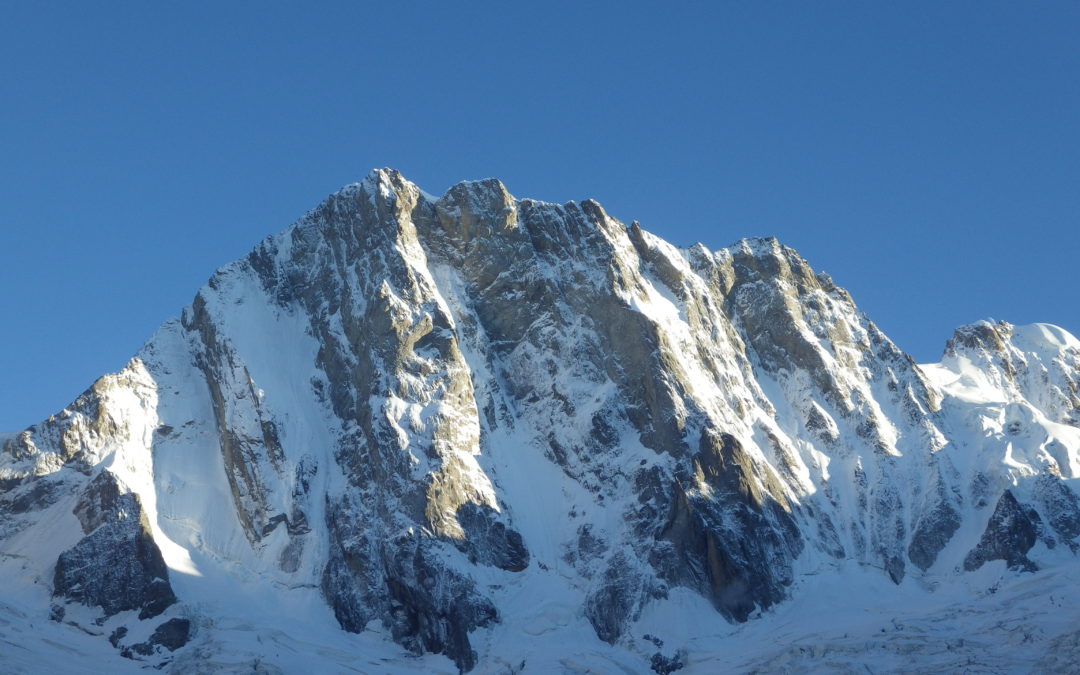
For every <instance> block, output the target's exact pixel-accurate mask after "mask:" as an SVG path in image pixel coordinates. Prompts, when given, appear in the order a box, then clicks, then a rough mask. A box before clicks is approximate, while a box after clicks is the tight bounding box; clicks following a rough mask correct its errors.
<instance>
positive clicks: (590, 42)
mask: <svg viewBox="0 0 1080 675" xmlns="http://www.w3.org/2000/svg"><path fill="white" fill-rule="evenodd" d="M313 4H315V3H306V4H305V3H285V2H258V3H255V2H251V3H231V2H230V3H198V2H196V3H190V2H189V3H160V2H154V3H146V2H130V3H119V2H115V3H114V2H110V3H75V2H45V1H42V2H14V1H9V2H0V62H2V63H3V67H2V68H0V91H2V97H0V252H2V254H3V261H2V264H0V284H2V288H3V291H2V292H0V317H2V318H0V321H2V324H0V326H2V330H0V429H16V428H21V427H23V426H26V425H28V424H30V423H32V422H35V421H37V420H39V419H41V418H43V417H45V416H47V415H48V414H50V413H51V412H54V411H56V410H59V409H60V408H62V407H63V406H64V405H66V404H67V403H68V402H69V401H70V400H71V399H73V398H74V397H75V396H76V395H77V394H78V393H80V392H81V391H82V390H83V389H84V388H85V387H86V386H88V385H89V384H90V383H91V382H92V381H93V380H94V379H95V378H96V377H97V376H98V375H100V374H102V373H104V372H108V371H112V370H116V369H117V368H119V367H121V366H122V365H123V363H124V362H125V361H126V360H127V358H128V357H129V356H131V355H132V354H133V353H134V352H135V350H137V349H138V348H139V346H140V345H141V344H142V342H143V341H144V340H145V339H146V338H148V337H149V336H150V335H151V334H152V333H153V331H154V330H155V328H156V327H157V326H158V324H160V323H161V322H162V321H163V320H165V319H167V318H169V317H170V316H176V315H177V314H178V313H179V310H180V308H181V307H182V306H184V305H185V304H187V303H188V302H190V300H191V298H192V297H193V296H194V293H195V291H196V290H197V289H198V288H199V286H201V285H202V284H203V283H204V282H205V280H206V279H207V277H208V276H209V275H210V273H211V272H212V271H213V270H214V269H215V268H217V267H219V266H220V265H222V264H224V263H226V262H229V261H231V260H233V259H235V258H237V257H239V256H241V255H243V254H244V253H245V252H246V251H247V250H248V249H249V248H251V247H252V246H253V245H254V244H255V243H256V242H257V241H258V240H259V239H261V238H262V237H264V236H265V235H267V234H270V233H272V232H276V231H278V230H280V229H282V228H283V227H285V226H286V225H288V224H289V223H290V222H292V221H293V220H294V219H296V218H297V217H299V216H300V215H302V214H303V213H304V212H305V211H306V210H307V209H309V208H310V207H312V206H314V205H315V204H316V203H318V202H319V200H321V199H322V198H323V197H324V196H325V195H326V194H328V193H330V192H332V191H334V190H336V189H337V188H338V187H340V186H341V185H343V184H346V183H349V182H353V181H355V180H358V179H359V178H360V177H362V176H363V175H364V174H366V173H367V172H368V171H369V170H370V169H371V168H373V167H381V166H390V167H394V168H397V169H399V170H401V171H402V172H403V173H404V174H405V175H406V176H408V177H409V178H410V179H412V180H413V181H414V182H416V183H418V184H419V185H420V186H421V187H422V188H424V189H426V190H427V191H429V192H436V193H438V192H441V191H442V190H444V189H445V188H446V187H448V186H449V185H451V184H452V183H454V182H457V181H458V180H461V179H467V178H482V177H487V176H496V177H499V178H501V179H502V180H503V181H504V182H505V183H506V184H507V186H508V187H509V188H510V190H511V192H513V193H514V194H515V195H517V196H519V197H525V196H528V197H534V198H538V199H545V200H549V201H560V202H561V201H567V200H570V199H577V200H580V199H583V198H586V197H593V198H596V199H598V200H599V201H600V202H601V203H603V204H604V205H605V207H606V208H607V210H608V211H609V213H611V214H612V215H614V216H616V217H618V218H620V219H622V220H624V221H627V222H629V221H630V220H634V219H637V220H640V221H641V222H642V223H643V224H644V225H645V227H646V228H647V229H650V230H652V231H653V232H655V233H657V234H659V235H661V236H663V237H665V238H667V239H669V240H671V241H673V242H674V243H677V244H689V243H692V242H694V241H701V242H703V243H705V244H706V245H707V246H709V247H711V248H717V247H721V246H725V245H728V244H730V243H732V242H733V241H735V240H737V239H739V238H740V237H743V236H750V235H775V236H777V237H779V238H780V239H781V241H783V242H784V243H786V244H788V245H790V246H793V247H795V248H796V249H798V250H799V251H800V252H801V253H802V254H803V255H804V256H805V257H806V258H808V259H809V260H810V262H811V264H813V265H814V266H815V267H816V268H818V269H825V270H827V271H828V272H830V273H831V274H832V275H833V276H834V278H835V279H836V281H837V282H838V283H840V284H841V285H843V286H845V287H847V288H848V289H849V290H850V291H851V292H852V294H853V295H854V297H855V299H856V301H857V302H858V303H859V304H860V306H861V307H862V308H863V309H864V310H865V311H866V312H867V313H868V314H869V315H870V316H871V317H872V318H873V319H874V320H875V321H877V322H878V324H879V325H880V326H881V327H882V328H883V329H884V330H885V331H886V332H887V333H888V334H889V335H890V336H891V337H892V338H893V339H894V340H895V341H896V342H897V343H898V344H899V345H900V346H901V347H902V348H904V349H906V350H907V351H908V352H909V353H911V354H912V355H913V356H914V357H915V358H916V359H917V360H922V361H925V360H936V359H937V357H938V356H939V354H940V351H941V349H942V347H943V345H944V342H945V340H946V339H947V338H948V337H949V335H950V334H951V332H952V329H953V328H954V327H955V326H956V325H959V324H962V323H967V322H971V321H974V320H977V319H980V318H984V317H994V318H1000V319H1006V320H1008V321H1012V322H1014V323H1029V322H1034V321H1046V322H1051V323H1057V324H1059V325H1062V326H1064V327H1065V328H1067V329H1069V330H1070V331H1072V332H1073V333H1080V308H1078V302H1077V299H1078V291H1077V287H1078V284H1077V263H1078V261H1080V4H1078V3H1075V2H1069V3H1054V2H1039V3H1022V2H1012V3H996V2H945V3H942V2H925V3H907V2H904V3H886V2H843V3H841V2H801V1H799V2H795V1H792V2H783V3H779V2H761V3H758V2H754V3H751V2H739V3H736V2H701V3H688V4H674V5H672V4H671V3H656V4H645V3H632V2H630V3H628V2H619V3H610V4H604V3H567V4H563V5H559V4H556V3H551V2H545V3H529V4H528V5H527V4H526V3H512V2H500V3H475V2H470V3H430V4H428V3H418V2H417V3H404V2H397V3H378V4H375V3H362V2H350V3H321V4H320V7H319V8H318V9H311V8H310V5H313Z"/></svg>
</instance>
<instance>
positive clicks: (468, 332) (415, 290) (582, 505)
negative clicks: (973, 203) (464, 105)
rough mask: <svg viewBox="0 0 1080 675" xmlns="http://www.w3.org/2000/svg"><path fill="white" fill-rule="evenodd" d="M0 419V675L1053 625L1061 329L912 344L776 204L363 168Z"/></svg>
mask: <svg viewBox="0 0 1080 675" xmlns="http://www.w3.org/2000/svg"><path fill="white" fill-rule="evenodd" d="M0 441H2V447H3V452H2V454H0V575H2V577H3V578H4V579H6V580H10V581H9V582H8V583H6V584H5V585H4V589H3V590H2V591H0V643H4V644H6V645H7V646H9V647H10V649H8V648H5V649H3V650H0V666H2V667H3V669H4V670H11V671H14V672H32V671H33V670H34V664H35V663H58V662H60V661H58V659H61V657H60V656H58V653H59V652H58V651H57V650H61V651H64V650H67V651H69V652H70V653H72V654H77V655H79V657H80V658H85V659H89V662H90V663H92V664H93V666H91V667H89V668H88V669H90V670H95V669H96V670H100V669H102V668H107V669H109V670H119V669H123V668H124V667H125V666H129V667H131V668H133V669H134V668H135V667H138V666H139V665H145V664H154V665H163V664H164V665H165V667H167V668H169V669H172V670H173V671H175V672H190V671H192V670H195V671H198V670H200V669H201V670H204V671H214V672H231V671H236V672H241V671H243V672H248V671H251V670H253V669H254V670H256V671H258V672H276V671H277V670H278V669H280V670H281V671H283V672H294V671H297V670H301V669H306V670H311V669H312V668H314V669H316V670H321V671H330V672H347V671H355V672H412V671H414V670H415V671H420V672H444V671H445V672H457V671H469V670H475V671H476V672H485V673H486V672H493V673H494V672H538V673H539V672H585V671H587V670H589V669H592V670H593V671H605V672H606V671H612V670H620V671H625V672H656V673H670V672H675V671H680V672H702V673H705V672H715V671H716V670H717V669H739V670H754V669H765V670H776V669H791V670H796V671H797V670H799V669H803V668H808V669H820V668H827V667H832V668H837V669H844V668H863V667H868V668H870V669H871V670H874V669H875V668H878V667H881V668H883V669H886V670H898V669H900V670H902V669H904V668H911V667H914V668H915V669H919V670H926V669H957V668H963V667H976V668H985V669H989V670H992V669H994V668H996V667H1000V668H1001V669H1003V670H1005V671H1014V670H1016V669H1018V668H1023V667H1024V666H1026V665H1030V666H1031V667H1032V668H1035V667H1036V665H1037V664H1039V663H1041V664H1042V667H1046V668H1050V667H1051V666H1054V664H1053V663H1052V662H1051V661H1047V660H1045V659H1047V658H1050V657H1049V651H1050V650H1051V649H1053V650H1054V651H1055V653H1056V654H1057V655H1059V656H1060V655H1063V654H1073V653H1076V654H1078V655H1080V649H1078V648H1077V647H1078V646H1080V633H1078V632H1077V629H1076V626H1077V625H1078V624H1077V622H1076V619H1077V618H1078V616H1077V611H1078V610H1076V609H1075V608H1076V607H1078V606H1080V605H1078V604H1077V602H1078V601H1080V592H1078V591H1074V590H1073V589H1074V588H1078V586H1077V584H1075V583H1073V580H1076V579H1077V577H1078V575H1080V568H1078V567H1077V558H1076V555H1077V548H1078V546H1080V542H1077V537H1078V536H1080V500H1078V499H1077V496H1076V492H1075V489H1074V486H1075V483H1074V481H1075V480H1076V478H1077V476H1078V472H1080V342H1078V341H1077V339H1076V338H1075V337H1073V336H1071V335H1069V334H1068V333H1067V332H1066V331H1064V330H1062V329H1060V328H1057V327H1055V326H1051V325H1048V324H1035V325H1033V326H1023V327H1016V326H1012V325H1010V324H1007V323H1004V322H1000V323H994V324H992V323H988V322H980V323H977V324H973V325H971V326H965V327H962V328H960V329H958V330H957V331H956V333H955V335H954V336H953V338H952V339H951V340H950V341H949V343H948V345H947V347H946V350H945V354H944V357H943V359H942V361H941V362H940V363H938V364H929V365H916V364H915V363H914V362H913V361H912V360H911V358H910V357H909V356H907V355H906V354H905V353H904V352H902V351H901V350H900V349H899V348H897V346H896V345H894V344H893V343H892V342H891V341H890V340H889V339H888V338H887V337H886V336H885V335H884V334H883V333H881V331H880V330H878V328H877V327H876V326H875V325H874V324H873V323H872V322H871V321H870V320H869V319H868V318H867V317H866V316H865V315H863V314H862V312H860V311H859V310H858V309H857V307H856V306H855V304H854V302H853V300H852V298H851V296H850V295H849V294H848V293H847V291H845V290H843V289H842V288H839V287H837V286H836V285H835V284H834V283H833V281H832V279H830V278H829V277H828V276H827V275H824V274H818V273H816V272H814V271H813V270H812V269H811V268H810V266H809V265H808V264H807V263H806V261H804V260H803V259H802V258H801V257H799V255H798V254H797V253H796V252H795V251H793V250H791V249H789V248H787V247H784V246H782V245H781V244H779V243H778V242H777V241H776V240H774V239H748V240H742V241H740V242H737V243H736V244H734V245H732V246H731V247H728V248H725V249H720V250H718V251H709V250H708V249H706V248H705V247H704V246H701V245H700V244H699V245H695V246H693V247H690V248H686V249H679V248H676V247H673V246H671V245H670V244H668V243H666V242H664V241H663V240H661V239H659V238H657V237H655V236H653V235H651V234H649V233H648V232H646V231H645V230H643V229H642V228H641V227H640V226H639V225H638V224H637V223H633V224H631V225H629V226H626V225H623V224H622V223H620V222H618V221H616V220H614V219H612V218H611V217H609V216H608V215H607V214H606V213H605V212H604V211H603V209H602V208H601V207H600V205H599V204H597V203H596V202H593V201H585V202H582V203H580V204H578V203H574V202H570V203H568V204H565V205H556V204H548V203H543V202H537V201H532V200H527V199H516V198H514V197H513V196H511V195H510V194H509V193H508V192H507V191H506V188H505V187H504V186H503V185H502V184H501V183H499V182H498V181H496V180H484V181H470V182H465V183H461V184H458V185H456V186H454V187H452V188H450V190H448V191H447V193H446V194H445V195H443V196H441V197H438V198H436V197H433V196H431V195H428V194H426V193H424V192H422V191H421V190H420V189H419V188H417V187H416V186H415V185H413V184H412V183H410V182H408V181H407V180H405V179H404V178H403V177H402V176H401V175H400V174H398V173H397V172H394V171H391V170H379V171H375V172H373V173H372V174H370V175H369V176H368V177H367V178H365V179H364V180H363V181H362V182H360V183H357V184H354V185H350V186H348V187H346V188H344V189H342V190H341V191H339V192H337V193H335V194H334V195H332V196H330V197H329V198H328V199H327V200H326V201H325V202H323V203H322V204H321V205H319V206H318V207H316V208H315V209H314V210H312V211H311V212H310V213H308V214H307V215H306V216H305V217H304V218H302V219H301V220H300V221H298V222H297V223H295V224H294V225H292V226H290V227H289V228H288V229H286V230H285V231H284V232H282V233H280V234H278V235H274V236H272V237H269V238H267V239H266V240H264V241H263V242H262V243H260V244H259V245H258V246H257V247H256V248H255V249H254V250H253V251H252V252H251V253H250V254H249V255H248V256H246V257H245V258H243V259H242V260H239V261H237V262H234V263H232V264H230V265H227V266H225V267H223V268H222V269H220V270H219V271H218V272H216V273H215V274H214V275H213V277H212V278H211V279H210V281H209V282H208V284H207V285H206V286H204V287H203V288H202V289H200V291H199V292H198V294H197V295H196V297H195V300H194V301H193V302H192V304H191V305H189V306H188V307H187V308H185V309H184V311H183V313H182V316H181V317H180V319H178V320H172V321H169V322H167V323H166V324H164V325H163V326H162V327H161V329H160V330H159V331H158V332H157V334H156V335H155V336H154V337H153V338H151V340H150V341H149V342H147V344H146V346H144V347H143V349H142V350H140V352H139V354H138V355H136V357H135V358H134V359H133V360H132V361H131V362H130V363H129V364H128V365H127V366H126V367H125V368H124V369H123V370H122V371H121V372H119V373H116V374H113V375H106V376H105V377H103V378H101V379H100V380H99V381H98V382H96V383H95V384H94V386H93V387H91V389H89V390H88V391H87V392H86V393H84V394H83V395H82V396H80V397H79V398H78V399H77V400H76V401H75V402H74V403H72V404H71V405H70V406H68V407H67V408H65V409H64V410H63V411H61V412H60V413H58V414H57V415H54V416H53V417H50V418H49V419H48V420H46V421H44V422H42V423H40V424H37V425H34V426H32V427H30V428H28V429H27V430H25V431H22V432H20V433H18V434H15V435H12V436H10V437H7V438H4V439H0ZM830 594H842V595H844V596H845V597H843V598H838V597H831V596H830ZM1006 599H1008V600H1007V601H1006ZM957 608H963V609H962V610H959V609H957ZM834 609H835V610H836V611H838V612H840V613H841V614H842V615H844V616H849V617H850V620H848V619H845V618H843V617H840V618H835V620H832V619H831V620H830V621H827V622H823V621H821V620H820V615H823V614H827V613H829V612H832V611H834ZM868 621H869V623H867V622H868ZM878 623H881V624H882V625H881V629H880V630H878V631H877V632H875V633H873V634H867V633H865V632H863V629H862V628H859V626H864V625H871V624H872V625H877V624H878ZM31 624H33V626H35V628H33V629H32V630H31V629H29V628H28V626H29V625H31ZM1002 626H1007V627H1008V631H1012V630H1014V629H1015V630H1019V631H1021V633H1022V634H1023V635H1024V636H1026V637H1025V638H1024V639H1023V640H1014V639H1013V637H1012V633H1011V632H1009V634H1008V636H1005V633H1003V632H1002V631H1005V630H1006V629H1005V628H1002ZM890 627H891V629H890ZM975 632H979V633H980V634H982V635H998V633H999V632H1001V633H1002V635H1001V637H1000V639H997V638H995V639H993V640H976V639H974V638H972V639H968V640H967V641H965V640H966V638H965V635H969V634H974V633H975ZM770 635H785V636H787V637H788V639H790V640H791V646H779V645H777V644H776V642H775V640H774V639H773V638H772V637H770ZM811 642H812V643H813V644H808V643H811ZM736 645H738V647H736ZM879 646H880V647H881V649H882V650H884V651H885V652H888V653H889V654H892V656H888V657H886V656H883V654H882V653H879V652H878V651H876V650H877V649H878V647H879ZM732 650H736V652H735V653H738V656H735V655H734V654H735V653H733V652H732ZM995 650H996V651H995ZM995 655H997V656H999V657H1000V659H999V660H998V664H999V666H995V665H993V663H994V662H993V657H995ZM124 657H126V658H124ZM912 659H914V660H912ZM61 660H62V659H61ZM890 664H891V665H890ZM260 669H261V670H260Z"/></svg>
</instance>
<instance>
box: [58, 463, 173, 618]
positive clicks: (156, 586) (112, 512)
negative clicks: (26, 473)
mask: <svg viewBox="0 0 1080 675" xmlns="http://www.w3.org/2000/svg"><path fill="white" fill-rule="evenodd" d="M75 515H76V516H77V517H78V518H79V522H80V523H81V524H82V528H83V532H85V533H86V536H85V537H84V538H83V539H81V540H80V541H79V543H77V544H76V545H75V546H74V547H72V548H70V549H68V550H67V551H64V552H63V553H61V554H60V557H59V558H58V559H57V561H56V571H55V573H54V576H53V593H54V594H55V595H58V596H62V597H65V598H67V599H69V600H74V601H77V602H81V603H82V604H84V605H96V606H99V607H101V608H102V610H104V612H105V616H112V615H113V614H116V613H117V612H121V611H124V610H134V609H137V610H139V618H140V619H147V618H151V617H155V616H158V615H159V614H161V613H162V612H163V611H165V609H166V608H167V607H168V606H169V605H171V604H173V603H174V602H176V596H175V594H174V593H173V590H172V587H171V586H170V585H169V570H168V568H166V566H165V561H164V559H163V558H162V557H161V550H160V549H158V546H157V544H156V543H155V542H154V537H153V534H152V533H151V532H150V525H149V523H148V521H147V519H146V513H145V512H144V511H143V508H142V504H141V502H140V500H139V496H138V495H136V494H133V493H131V492H121V487H120V485H119V484H118V482H117V480H116V478H115V477H114V476H113V474H112V473H111V472H109V471H102V472H101V473H100V474H98V476H97V478H95V479H94V480H92V481H90V483H89V484H88V485H87V486H86V488H85V489H84V490H83V494H82V498H81V499H80V500H79V502H78V504H77V505H76V506H75Z"/></svg>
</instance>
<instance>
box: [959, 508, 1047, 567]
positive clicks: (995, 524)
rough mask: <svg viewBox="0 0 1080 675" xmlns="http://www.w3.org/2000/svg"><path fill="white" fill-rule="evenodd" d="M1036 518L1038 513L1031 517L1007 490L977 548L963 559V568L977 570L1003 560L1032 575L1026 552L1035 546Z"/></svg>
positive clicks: (1032, 565) (1010, 565)
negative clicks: (992, 562)
mask: <svg viewBox="0 0 1080 675" xmlns="http://www.w3.org/2000/svg"><path fill="white" fill-rule="evenodd" d="M1036 519H1038V514H1034V518H1032V515H1031V514H1029V513H1025V512H1024V509H1023V508H1021V506H1020V504H1019V502H1017V501H1016V497H1014V496H1013V494H1012V492H1011V491H1009V490H1006V491H1005V492H1004V494H1002V495H1001V499H999V500H998V503H997V506H996V507H995V508H994V513H993V515H991V516H990V522H989V523H987V524H986V530H985V531H984V532H983V535H982V538H981V539H979V543H978V545H977V546H976V547H975V548H974V549H972V550H971V552H970V553H968V555H967V557H966V558H964V569H966V570H969V571H971V570H977V569H979V568H980V567H982V566H983V565H985V564H986V563H987V562H989V561H991V560H1004V561H1005V563H1006V564H1007V565H1008V566H1009V567H1010V568H1016V569H1022V570H1024V571H1027V572H1034V571H1035V570H1036V569H1037V568H1036V567H1035V564H1034V563H1033V562H1031V561H1030V560H1029V559H1028V557H1027V552H1028V551H1030V550H1031V547H1032V546H1034V545H1035V540H1036V536H1037V532H1038V529H1037V526H1036V522H1037V520H1036ZM1033 520H1035V521H1036V522H1033Z"/></svg>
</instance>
